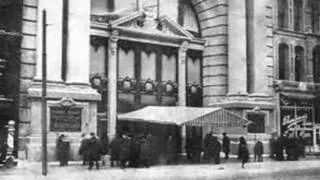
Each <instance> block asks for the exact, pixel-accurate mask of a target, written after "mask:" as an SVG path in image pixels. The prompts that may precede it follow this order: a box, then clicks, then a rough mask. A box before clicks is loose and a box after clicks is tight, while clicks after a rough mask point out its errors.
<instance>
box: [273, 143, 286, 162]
mask: <svg viewBox="0 0 320 180" xmlns="http://www.w3.org/2000/svg"><path fill="white" fill-rule="evenodd" d="M284 145H285V139H284V137H279V138H277V139H276V140H275V143H274V148H275V154H276V160H277V161H283V160H284V156H283V149H284Z"/></svg>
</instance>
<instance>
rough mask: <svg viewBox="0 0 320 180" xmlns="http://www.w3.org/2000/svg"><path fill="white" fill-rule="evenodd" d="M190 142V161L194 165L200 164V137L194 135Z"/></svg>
mask: <svg viewBox="0 0 320 180" xmlns="http://www.w3.org/2000/svg"><path fill="white" fill-rule="evenodd" d="M191 141H192V160H193V162H194V163H200V160H201V152H202V149H203V147H202V146H203V145H202V137H201V135H198V134H194V135H193V136H192V138H191Z"/></svg>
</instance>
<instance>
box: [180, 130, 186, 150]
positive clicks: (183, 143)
mask: <svg viewBox="0 0 320 180" xmlns="http://www.w3.org/2000/svg"><path fill="white" fill-rule="evenodd" d="M186 143H187V128H186V125H182V126H181V154H182V155H184V154H185V153H186Z"/></svg>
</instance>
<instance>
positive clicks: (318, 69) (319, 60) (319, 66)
mask: <svg viewBox="0 0 320 180" xmlns="http://www.w3.org/2000/svg"><path fill="white" fill-rule="evenodd" d="M313 79H314V82H315V83H319V82H320V45H318V46H317V47H315V48H314V49H313Z"/></svg>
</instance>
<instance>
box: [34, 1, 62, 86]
mask: <svg viewBox="0 0 320 180" xmlns="http://www.w3.org/2000/svg"><path fill="white" fill-rule="evenodd" d="M44 9H45V10H46V11H47V18H46V20H47V26H46V30H47V37H46V38H47V44H46V45H47V65H48V66H47V79H48V81H49V82H50V81H54V82H59V81H62V80H61V65H62V62H61V55H62V49H61V43H62V18H61V17H62V1H60V0H52V1H46V0H39V2H38V16H37V29H38V35H37V70H36V76H35V79H41V75H42V29H43V28H42V11H43V10H44Z"/></svg>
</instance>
